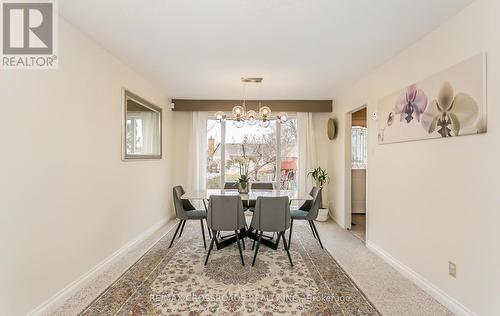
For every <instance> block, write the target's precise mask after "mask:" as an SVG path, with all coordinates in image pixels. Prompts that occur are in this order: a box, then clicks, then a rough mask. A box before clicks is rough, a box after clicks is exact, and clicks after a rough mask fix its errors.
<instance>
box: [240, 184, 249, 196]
mask: <svg viewBox="0 0 500 316" xmlns="http://www.w3.org/2000/svg"><path fill="white" fill-rule="evenodd" d="M238 192H239V193H240V194H245V193H248V182H242V181H241V182H240V184H239V186H238Z"/></svg>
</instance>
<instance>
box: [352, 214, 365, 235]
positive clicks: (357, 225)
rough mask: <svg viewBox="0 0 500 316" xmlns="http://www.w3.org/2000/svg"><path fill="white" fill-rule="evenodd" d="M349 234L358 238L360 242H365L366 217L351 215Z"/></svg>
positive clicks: (363, 215)
mask: <svg viewBox="0 0 500 316" xmlns="http://www.w3.org/2000/svg"><path fill="white" fill-rule="evenodd" d="M351 221H352V225H351V233H352V234H353V235H354V236H355V237H357V238H359V239H360V240H361V241H362V242H365V241H366V215H365V214H352V215H351Z"/></svg>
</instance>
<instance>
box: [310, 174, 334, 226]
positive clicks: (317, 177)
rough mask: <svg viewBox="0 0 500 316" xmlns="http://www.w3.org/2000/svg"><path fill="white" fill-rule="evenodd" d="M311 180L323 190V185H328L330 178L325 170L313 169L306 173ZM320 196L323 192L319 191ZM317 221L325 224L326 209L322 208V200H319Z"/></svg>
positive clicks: (326, 218) (326, 217)
mask: <svg viewBox="0 0 500 316" xmlns="http://www.w3.org/2000/svg"><path fill="white" fill-rule="evenodd" d="M308 175H310V176H311V177H312V178H313V179H314V182H315V184H316V186H317V187H319V188H321V189H323V187H324V186H325V184H328V183H330V176H329V175H328V173H327V172H326V169H323V168H321V167H317V168H314V169H313V170H312V171H311V172H309V173H308ZM321 194H323V190H321ZM316 220H317V221H320V222H325V221H326V220H328V208H324V207H323V198H321V206H320V209H319V212H318V217H317V218H316Z"/></svg>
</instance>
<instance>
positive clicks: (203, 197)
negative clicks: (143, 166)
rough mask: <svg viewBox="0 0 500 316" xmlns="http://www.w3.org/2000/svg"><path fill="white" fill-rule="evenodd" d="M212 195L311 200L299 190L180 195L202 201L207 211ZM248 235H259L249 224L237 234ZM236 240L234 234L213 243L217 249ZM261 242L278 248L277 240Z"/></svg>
mask: <svg viewBox="0 0 500 316" xmlns="http://www.w3.org/2000/svg"><path fill="white" fill-rule="evenodd" d="M212 195H219V196H220V195H226V196H234V195H239V196H240V197H241V200H242V201H256V200H257V198H258V197H280V196H287V197H288V199H289V201H290V204H291V203H292V202H293V201H306V200H312V199H313V197H312V196H311V195H310V194H309V193H306V192H300V191H298V190H252V189H251V190H250V191H248V192H245V193H240V192H239V191H238V190H235V189H206V190H193V191H187V192H186V193H184V194H183V195H182V196H181V199H183V200H192V201H202V202H203V205H204V207H205V210H206V211H208V207H207V201H208V200H210V196H212ZM245 237H248V238H250V239H252V240H258V239H259V236H258V235H257V234H256V233H255V229H253V228H252V227H251V226H248V227H246V228H244V229H241V230H240V233H239V234H238V238H239V239H240V240H243V238H245ZM236 241H237V238H236V236H232V237H231V238H227V239H222V240H221V241H218V240H216V241H215V245H216V247H217V249H222V248H225V247H227V246H229V245H231V244H234V243H235V242H236ZM261 244H262V245H264V246H267V247H269V248H272V249H275V250H276V249H278V244H279V240H277V241H276V242H273V241H272V239H271V240H268V239H262V240H261Z"/></svg>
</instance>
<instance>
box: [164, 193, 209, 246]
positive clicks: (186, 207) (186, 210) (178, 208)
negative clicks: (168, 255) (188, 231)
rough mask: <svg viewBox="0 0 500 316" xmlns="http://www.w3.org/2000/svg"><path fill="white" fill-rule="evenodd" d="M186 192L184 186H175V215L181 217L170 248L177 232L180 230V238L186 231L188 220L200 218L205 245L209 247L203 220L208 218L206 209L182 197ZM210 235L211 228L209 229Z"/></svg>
mask: <svg viewBox="0 0 500 316" xmlns="http://www.w3.org/2000/svg"><path fill="white" fill-rule="evenodd" d="M184 193H185V191H184V188H183V187H182V186H180V185H178V186H175V187H174V189H173V198H174V208H175V215H176V217H177V219H179V224H177V228H176V229H175V233H174V236H173V237H172V240H171V241H170V245H169V246H168V248H170V247H172V244H173V243H174V240H175V237H176V236H177V232H179V228H180V232H179V238H180V237H181V235H182V232H183V231H184V225H186V221H188V220H199V221H200V223H201V234H202V235H203V246H204V247H205V249H207V242H206V240H205V228H204V226H203V220H206V218H207V212H206V211H205V210H197V209H196V208H195V207H194V206H193V204H191V202H189V200H183V199H181V196H182V195H183V194H184ZM208 233H209V235H210V230H209V231H208Z"/></svg>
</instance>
